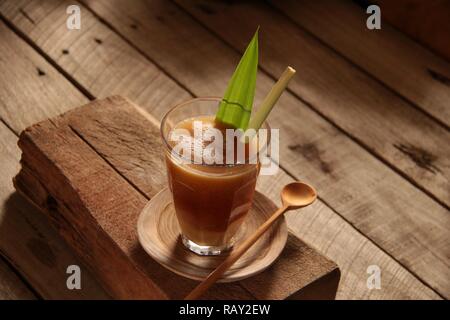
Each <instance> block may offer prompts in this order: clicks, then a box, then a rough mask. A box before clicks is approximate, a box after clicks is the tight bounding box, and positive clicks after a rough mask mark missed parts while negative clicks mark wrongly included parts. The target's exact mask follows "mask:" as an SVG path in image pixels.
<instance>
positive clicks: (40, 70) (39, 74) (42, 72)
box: [36, 67, 46, 77]
mask: <svg viewBox="0 0 450 320" xmlns="http://www.w3.org/2000/svg"><path fill="white" fill-rule="evenodd" d="M36 70H37V74H38V76H39V77H42V76H45V75H46V73H45V72H44V70H42V69H41V68H39V67H36Z"/></svg>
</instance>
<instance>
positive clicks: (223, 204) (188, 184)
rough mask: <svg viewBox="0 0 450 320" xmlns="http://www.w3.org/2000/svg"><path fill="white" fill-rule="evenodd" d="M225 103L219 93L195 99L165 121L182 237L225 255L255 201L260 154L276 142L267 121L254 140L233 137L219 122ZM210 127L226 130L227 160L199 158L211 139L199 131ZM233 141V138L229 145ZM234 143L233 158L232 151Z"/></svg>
mask: <svg viewBox="0 0 450 320" xmlns="http://www.w3.org/2000/svg"><path fill="white" fill-rule="evenodd" d="M219 103H220V99H219V98H197V99H192V100H189V101H187V102H184V103H182V104H179V105H177V106H175V107H173V108H172V109H171V110H170V111H168V112H167V114H166V115H165V116H164V118H163V120H162V123H161V135H162V139H163V142H164V149H165V150H164V151H165V158H166V165H167V172H168V181H169V188H170V190H171V192H172V196H173V204H174V206H175V211H176V216H177V220H178V223H179V225H180V229H181V240H182V242H183V244H184V245H185V246H186V247H187V248H188V249H189V250H191V251H193V252H195V253H197V254H200V255H219V254H221V253H223V252H224V251H226V250H228V249H230V248H231V247H232V245H233V236H234V235H235V234H236V232H237V230H238V229H239V227H240V226H241V224H242V222H243V221H244V219H245V217H246V215H247V214H248V212H249V210H250V208H251V205H252V201H253V194H254V192H255V185H256V180H257V177H258V174H259V168H260V162H259V157H258V155H259V154H260V153H261V152H262V151H263V150H267V145H268V141H270V130H268V129H269V127H268V125H267V123H264V124H263V126H262V129H266V130H265V135H264V138H261V137H260V134H259V133H258V134H256V136H255V138H256V139H255V138H254V139H251V141H252V142H251V143H241V142H240V141H245V140H242V139H239V138H235V137H233V138H232V139H227V134H228V132H226V131H227V130H226V129H229V128H227V127H226V126H224V125H223V124H219V123H217V122H216V121H215V114H216V112H217V109H218V106H219ZM195 123H197V125H198V124H201V125H202V126H201V127H202V128H201V130H200V131H194V129H195ZM208 128H215V129H217V130H219V131H220V132H221V133H222V135H223V143H222V145H223V147H221V150H219V152H223V163H217V161H215V162H213V161H205V158H201V159H200V161H198V158H195V156H196V152H197V153H198V151H199V150H203V151H204V150H205V149H204V148H205V147H207V145H208V144H210V143H211V140H210V139H208V141H206V139H205V136H203V135H201V136H199V135H196V133H195V132H197V133H198V132H202V133H204V132H205V130H207V129H208ZM197 129H199V127H198V126H197ZM202 130H203V131H202ZM228 131H229V130H228ZM175 132H176V134H175ZM180 132H181V134H180ZM259 132H261V131H259ZM227 140H228V141H232V143H230V144H227V143H226V141H227ZM181 141H183V142H184V143H192V144H191V146H192V149H190V150H191V151H193V152H192V154H189V155H186V154H184V152H180V150H181V148H179V145H177V144H180V143H181ZM216 142H217V141H216ZM252 144H255V148H253V149H252V148H251V147H249V146H250V145H252ZM217 145H218V144H216V149H215V150H216V152H217V150H218V149H217ZM185 146H186V144H185ZM230 146H231V149H233V152H232V156H231V157H232V161H230V160H229V159H230V153H229V152H228V151H226V150H230ZM240 147H241V148H242V149H241V150H244V151H243V152H244V153H245V156H244V160H242V157H238V155H242V153H239V150H238V149H239V148H240ZM250 149H251V150H256V153H254V152H253V153H252V152H251V151H250ZM184 150H186V149H184ZM197 155H198V154H197ZM219 158H220V157H219ZM227 159H228V160H227ZM211 162H212V163H211Z"/></svg>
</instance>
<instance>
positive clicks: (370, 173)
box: [89, 1, 450, 295]
mask: <svg viewBox="0 0 450 320" xmlns="http://www.w3.org/2000/svg"><path fill="white" fill-rule="evenodd" d="M89 5H90V6H91V8H92V9H93V10H95V11H96V12H97V13H98V14H99V15H100V16H102V17H103V18H104V19H106V20H107V21H108V22H109V23H111V24H112V25H114V26H115V28H117V29H118V30H120V32H122V34H123V35H124V36H126V37H127V38H128V39H129V40H130V41H132V42H133V43H134V44H135V45H136V46H138V47H139V48H140V49H141V50H142V51H143V52H145V53H146V54H147V55H149V56H150V57H152V59H154V60H156V61H158V63H159V64H160V65H161V66H163V67H164V68H165V70H167V72H169V73H170V74H172V75H173V76H175V77H176V78H177V80H178V81H179V82H181V83H183V84H184V86H186V87H187V88H189V89H190V90H191V91H192V92H193V93H195V94H196V95H221V92H222V91H223V88H225V87H226V83H227V81H228V79H229V76H230V74H231V73H232V70H233V69H234V66H235V62H236V61H238V57H239V55H238V54H236V53H235V52H234V51H233V50H231V49H230V48H228V47H227V46H225V45H224V44H223V43H222V42H221V41H219V40H217V39H216V38H214V37H213V36H211V34H210V33H208V32H207V31H205V30H204V29H203V28H202V27H201V26H200V25H198V24H196V23H195V21H193V20H192V19H191V18H190V17H189V16H187V15H186V14H185V13H183V12H181V11H180V10H179V9H178V8H177V7H176V6H172V5H170V4H169V3H167V2H158V1H151V2H146V3H145V4H144V3H142V2H139V1H136V2H134V5H133V6H124V5H123V4H121V3H120V2H117V3H114V4H113V3H112V2H101V1H95V2H92V3H89ZM229 10H232V9H229ZM124 12H127V14H123V13H124ZM221 12H222V11H221ZM261 12H262V13H264V11H261V10H254V11H252V14H255V15H257V14H261ZM131 17H132V18H131ZM157 17H159V18H157ZM255 19H256V18H255ZM215 20H217V21H219V22H220V21H221V19H220V14H216V15H215ZM251 20H252V19H235V21H236V24H238V23H239V24H241V23H243V22H248V21H251ZM253 20H254V19H253ZM280 23H283V22H282V21H280ZM131 25H137V26H138V27H137V28H134V27H131ZM272 25H275V24H272ZM245 27H248V25H242V28H243V29H245ZM166 34H170V35H171V36H170V37H166V36H164V35H166ZM233 34H235V35H236V36H237V35H239V36H242V35H243V36H245V35H244V33H243V32H239V33H233ZM281 39H283V38H281V37H280V39H277V41H281ZM301 39H303V38H301ZM264 41H266V42H268V43H271V42H270V41H267V40H264V39H262V41H261V42H262V43H264ZM302 41H304V40H302ZM307 41H309V42H308V43H309V45H310V46H311V45H313V47H312V48H314V50H315V48H316V47H317V44H316V43H315V42H314V41H313V40H312V39H309V40H308V39H307ZM242 42H244V40H243V41H242ZM311 42H312V44H311ZM311 50H313V49H311ZM321 50H322V51H319V52H321V54H323V55H326V56H327V57H328V59H330V57H332V61H334V60H336V61H340V60H339V59H338V57H336V56H329V53H328V51H326V50H325V51H324V49H323V48H322V49H321ZM303 51H305V52H308V55H311V53H310V51H309V50H307V51H306V50H303ZM167 52H170V55H169V54H167ZM217 52H220V55H219V54H216V53H217ZM269 53H270V52H269ZM269 53H266V55H265V56H266V57H267V55H268V57H269V58H270V59H269V60H271V61H280V60H279V59H275V58H276V57H274V56H273V55H270V54H269ZM205 56H208V59H203V58H202V57H205ZM314 59H315V58H314ZM314 61H315V60H314ZM325 61H326V60H325ZM283 63H284V62H283ZM218 65H219V66H221V68H217V67H216V66H218ZM263 65H265V62H263ZM340 65H341V67H340V68H341V69H342V70H341V71H342V72H344V73H346V72H348V71H345V70H346V69H347V68H348V69H350V70H352V69H351V68H349V67H348V66H347V65H345V63H343V62H342V61H341V62H340ZM344 65H345V68H344ZM319 67H320V68H322V67H323V66H322V65H320V66H319ZM344 69H345V70H344ZM319 70H320V69H319ZM352 72H357V71H355V70H354V71H352ZM357 73H358V72H357ZM323 74H327V75H328V74H330V73H329V72H323ZM358 74H359V73H358ZM310 75H311V76H314V77H317V75H313V72H312V71H311V72H310ZM308 79H309V78H308ZM326 79H327V77H320V82H321V83H322V81H328V80H326ZM342 79H345V80H348V77H344V78H342ZM358 79H359V76H358ZM364 79H365V78H364ZM310 80H311V79H310ZM302 81H304V80H302ZM352 81H354V80H352ZM339 82H341V80H339ZM361 83H362V85H366V84H364V82H361ZM272 84H273V81H272V80H271V79H269V78H268V77H267V76H265V75H260V76H259V79H258V88H257V94H256V103H258V101H261V99H262V97H263V96H264V95H265V94H266V93H267V92H268V91H269V89H270V86H271V85H272ZM339 86H341V87H342V84H339ZM308 87H309V88H311V83H308V84H306V85H305V88H308ZM348 87H349V86H348V85H346V86H345V88H342V89H343V90H345V91H344V93H345V92H347V93H349V92H348ZM369 87H370V88H372V84H371V85H370V86H369ZM330 88H332V89H333V90H334V87H327V88H326V89H325V91H324V92H330ZM368 89H369V88H368ZM370 90H372V89H370ZM377 90H381V89H377ZM383 90H384V89H383ZM369 92H373V91H369ZM383 92H384V91H383ZM347 93H345V94H341V92H339V93H337V94H336V97H334V98H329V96H327V95H325V94H323V92H320V94H317V96H316V97H317V98H318V99H325V98H326V99H331V100H333V99H335V98H339V99H341V98H345V99H344V100H346V99H347V98H349V97H350V100H349V101H351V99H353V98H354V97H355V95H354V92H353V91H352V92H350V93H349V94H350V96H349V94H347ZM386 94H387V95H388V97H391V98H392V99H394V100H393V101H395V103H396V108H391V109H392V110H394V111H393V112H397V111H398V110H400V113H399V114H397V116H398V117H395V119H394V120H395V121H405V120H404V118H403V116H405V114H403V113H406V114H410V113H411V112H412V113H413V114H417V113H415V111H414V109H413V108H410V107H409V106H407V105H405V104H404V103H403V102H401V100H399V99H397V98H393V97H394V96H393V94H392V95H391V94H390V93H388V92H387V93H386ZM358 97H359V98H358V99H367V97H366V96H359V95H358ZM378 97H379V96H378V95H376V98H375V100H374V101H377V105H378V102H380V101H379V100H378ZM384 98H386V97H384ZM355 99H356V98H355ZM386 99H387V100H386V103H387V101H389V104H391V102H392V101H391V100H390V98H389V99H388V98H386ZM333 101H334V100H333ZM346 101H347V100H346ZM333 103H334V102H333ZM397 104H398V105H397ZM364 105H365V104H364V103H362V102H361V103H359V102H358V103H357V104H355V107H357V108H362V107H364ZM380 105H382V107H383V108H384V107H385V105H383V104H380ZM387 105H388V104H387ZM399 105H402V106H403V107H399ZM339 106H340V107H342V106H346V109H348V103H344V102H342V104H339ZM374 108H375V109H376V106H374ZM277 109H278V113H276V112H273V113H272V115H271V116H270V118H269V121H270V122H271V123H272V126H273V127H279V128H280V134H281V137H282V138H281V149H280V152H281V159H282V166H283V167H284V168H286V169H287V170H288V171H289V172H290V173H291V174H294V175H295V176H296V177H297V178H301V179H305V180H306V181H307V182H310V183H311V184H313V185H315V186H317V187H318V189H319V190H320V194H321V196H322V197H323V198H324V199H325V200H326V201H327V203H328V204H330V205H331V206H332V207H333V208H334V209H335V210H337V211H338V212H339V213H340V214H342V215H343V216H344V217H345V218H346V219H348V220H349V221H351V223H352V224H353V225H354V226H355V227H356V228H358V229H359V230H361V232H363V233H364V234H366V235H367V236H369V238H370V239H373V240H374V241H375V242H376V243H377V244H379V245H380V246H381V247H382V248H383V249H384V250H386V251H387V252H388V253H389V254H391V255H392V256H393V257H395V258H396V259H398V261H401V262H402V264H403V265H405V266H406V267H407V268H410V269H411V270H412V271H413V272H414V273H415V274H417V275H419V277H421V278H422V279H423V280H424V281H425V282H426V283H429V284H430V285H431V286H432V287H433V288H435V289H436V290H438V291H439V292H440V293H441V294H443V295H448V294H449V292H450V291H449V287H450V285H449V280H448V279H450V277H449V272H450V271H449V270H450V269H449V267H448V263H449V262H448V258H447V257H446V255H447V252H448V246H449V245H448V243H450V241H448V237H449V235H448V232H447V231H448V229H449V224H450V222H449V216H448V214H447V213H448V211H447V210H446V209H445V208H443V207H441V206H440V205H438V204H437V203H435V202H434V201H433V200H432V199H431V198H429V197H428V196H426V195H424V194H423V193H422V192H420V191H419V190H417V189H416V188H415V187H414V186H412V185H411V184H410V183H408V182H406V181H405V180H404V179H403V178H401V177H400V176H399V175H397V174H395V173H394V172H393V171H392V170H390V169H388V168H386V166H385V165H384V164H383V163H382V162H380V161H378V160H376V159H374V158H373V157H372V156H371V155H370V154H368V153H367V152H365V151H364V150H362V149H361V148H360V147H359V146H358V145H357V144H355V143H354V142H353V141H352V140H351V139H348V138H347V137H346V136H345V135H342V134H341V133H340V131H339V130H336V128H335V127H333V126H332V125H330V124H329V123H327V122H326V121H324V120H323V119H322V118H321V117H319V116H317V114H316V113H314V112H313V111H311V110H310V109H309V108H307V107H306V106H305V105H304V104H303V103H301V102H300V101H298V100H297V99H296V98H295V97H294V96H292V95H289V94H285V95H283V97H281V99H280V101H279V103H278V104H277ZM330 110H331V109H330ZM349 110H350V109H349ZM401 110H403V111H401ZM411 110H412V111H411ZM350 111H351V110H350ZM333 112H334V111H333ZM370 112H373V111H370ZM389 112H391V111H389ZM338 113H339V115H338V116H339V117H342V118H343V120H345V119H347V120H348V119H358V116H357V115H355V114H353V113H352V112H348V111H345V112H342V111H341V112H338ZM284 114H290V115H291V116H290V117H289V118H286V117H284V116H283V115H284ZM344 118H345V119H344ZM397 119H399V120H397ZM407 119H409V118H408V116H407ZM423 119H425V118H424V117H420V119H417V121H418V122H419V123H420V122H423V121H425V122H426V121H428V120H426V119H425V120H423ZM347 120H346V121H347ZM363 120H364V121H369V120H370V121H373V123H377V125H376V126H377V128H379V127H380V126H379V125H378V123H380V125H381V124H383V122H384V118H383V119H379V118H378V119H376V118H375V119H372V118H371V116H368V115H367V116H364V119H363ZM364 121H363V122H364ZM395 121H394V123H395ZM430 121H431V120H430ZM363 122H361V123H360V122H358V121H353V122H352V125H357V126H359V127H360V129H361V130H363V129H364V130H363V131H365V133H363V134H366V133H367V132H366V129H367V128H366V127H367V124H365V123H363ZM299 123H301V124H302V125H301V131H300V130H299ZM429 125H430V127H427V128H426V129H427V130H428V131H429V130H431V131H433V132H435V130H438V131H439V130H440V129H439V127H438V126H435V125H433V124H432V123H431V122H429ZM408 126H409V129H408V130H409V131H408V132H409V133H408V135H409V134H411V137H416V138H417V139H418V137H424V136H426V135H424V133H423V132H420V133H419V131H418V130H416V129H414V131H412V126H411V125H408ZM427 126H428V125H427ZM399 127H400V126H398V125H392V128H390V129H389V130H387V131H386V132H385V131H383V132H384V135H387V136H386V139H393V138H395V139H397V138H398V137H400V136H401V135H399V134H397V133H395V132H392V130H398V128H399ZM391 129H392V130H391ZM377 130H378V129H377ZM370 136H371V137H372V136H373V135H372V134H371V135H370ZM445 136H446V134H444V135H442V136H440V135H435V134H434V133H432V134H431V135H430V136H428V137H432V138H431V140H436V141H434V142H432V143H428V142H427V143H426V145H427V148H428V147H432V148H436V149H437V151H438V153H439V152H440V153H442V152H444V153H445V152H447V150H446V149H442V148H438V147H437V146H438V145H444V144H445V143H444V142H443V141H442V142H437V141H441V140H442V139H443V138H444V137H445ZM405 137H406V135H405ZM411 137H409V136H407V137H406V138H407V139H410V138H411ZM416 138H415V139H416ZM427 139H428V138H426V139H425V140H427ZM382 140H383V143H384V142H385V141H384V138H383V139H382ZM399 147H402V146H399ZM404 151H405V149H404ZM406 152H408V149H406ZM444 158H445V157H444ZM399 159H400V161H403V160H405V159H404V158H403V156H401V157H399ZM401 159H403V160H401ZM442 159H443V158H441V160H442ZM443 161H447V160H443ZM442 177H443V176H442ZM435 178H436V177H433V181H436V180H435ZM445 179H446V178H445ZM444 189H445V188H444ZM444 189H440V190H441V191H442V193H445V195H446V196H447V192H445V191H446V190H444ZM425 225H426V226H427V227H425ZM399 226H401V228H399ZM427 230H434V232H433V233H430V232H428V231H427ZM411 234H414V235H415V240H414V241H411V240H410V235H411ZM398 243H405V244H407V245H406V247H407V250H405V248H404V247H403V246H401V247H400V246H399V245H398ZM431 248H432V249H431ZM423 261H427V263H426V264H424V263H423Z"/></svg>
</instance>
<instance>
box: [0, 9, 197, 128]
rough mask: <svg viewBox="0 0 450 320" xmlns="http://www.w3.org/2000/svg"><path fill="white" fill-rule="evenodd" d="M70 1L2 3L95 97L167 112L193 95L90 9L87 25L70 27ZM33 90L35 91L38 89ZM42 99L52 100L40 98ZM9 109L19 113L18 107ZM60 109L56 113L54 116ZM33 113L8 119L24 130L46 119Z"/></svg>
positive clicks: (22, 27)
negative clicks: (20, 119)
mask: <svg viewBox="0 0 450 320" xmlns="http://www.w3.org/2000/svg"><path fill="white" fill-rule="evenodd" d="M70 4H73V3H69V2H67V1H59V0H58V1H47V2H42V3H38V2H34V3H33V2H31V1H17V2H15V1H6V2H2V3H1V4H0V12H1V13H2V14H4V15H6V16H8V18H10V19H11V20H12V21H13V22H14V23H15V24H16V25H17V26H19V27H20V29H21V31H22V32H24V33H26V34H27V35H28V36H29V37H30V38H31V39H33V40H34V41H35V42H36V43H37V45H38V46H39V47H40V48H41V49H42V50H43V51H44V52H45V53H46V54H48V55H49V56H50V57H51V58H52V59H53V60H54V61H55V62H56V63H58V64H59V65H61V66H63V67H64V70H65V71H66V72H67V73H68V74H70V75H71V76H72V77H73V78H75V79H76V80H77V81H78V82H79V83H81V84H82V85H83V86H84V87H85V88H87V89H89V91H90V92H91V93H93V94H94V95H95V97H96V98H104V97H107V96H110V95H114V94H121V95H123V96H126V97H132V98H133V101H134V102H135V103H138V104H139V105H141V106H143V107H146V108H149V107H150V106H152V107H153V108H154V111H155V112H158V113H159V114H162V113H164V110H166V108H167V107H168V106H173V105H175V104H177V103H179V102H181V101H184V100H186V99H188V98H189V97H191V95H190V94H189V93H188V92H186V91H184V90H180V87H179V86H178V85H177V84H176V82H174V81H171V80H169V79H168V77H167V76H166V75H165V74H164V72H163V71H162V70H161V69H158V68H157V67H156V66H155V65H154V64H152V63H149V62H148V61H147V60H146V59H145V57H143V56H142V55H141V54H139V53H138V52H137V51H136V50H134V49H133V48H131V47H130V46H129V45H128V44H127V43H126V42H125V41H121V40H120V38H119V37H118V36H117V35H116V34H114V33H113V32H112V31H111V30H109V29H108V28H105V26H104V25H102V24H101V23H99V21H98V20H97V19H96V18H94V17H93V16H92V14H90V13H89V12H88V11H87V9H85V10H83V22H82V23H83V27H82V29H81V30H75V31H68V30H67V27H66V19H67V14H66V13H65V12H66V8H67V6H69V5H70ZM85 11H86V12H85ZM24 13H25V15H24ZM29 17H31V20H30V19H29ZM50 17H51V18H50ZM49 18H50V19H49ZM80 34H81V35H82V36H80ZM8 76H9V75H8ZM8 78H9V77H5V79H8ZM42 78H44V79H46V80H47V81H50V80H49V79H52V77H51V76H49V77H45V76H43V77H42ZM32 85H34V86H36V84H32ZM51 85H55V83H52V84H51ZM57 87H58V86H55V88H57ZM30 88H31V89H30V91H31V92H33V91H34V89H35V88H33V87H30ZM49 89H50V90H52V89H51V88H49ZM58 89H59V88H58ZM53 90H54V91H56V90H55V89H53ZM68 98H70V96H69V97H68ZM68 102H69V101H68ZM43 103H47V102H41V104H43ZM67 104H69V103H67ZM80 104H82V103H75V104H72V103H70V106H71V107H74V106H79V105H80ZM160 107H161V108H163V110H162V111H159V110H158V108H160ZM40 109H41V108H38V109H37V110H40ZM9 113H12V114H13V115H14V111H13V110H11V111H9ZM58 113H59V112H57V113H54V114H53V116H56V115H57V114H58ZM29 117H30V118H33V119H34V121H27V122H26V123H17V122H18V120H16V119H14V118H13V117H11V118H5V120H7V121H8V123H11V125H12V127H13V128H14V129H15V130H17V131H18V132H19V131H20V130H22V129H23V128H25V127H26V126H29V125H31V124H32V123H34V122H36V121H37V120H41V119H44V118H42V117H36V118H35V117H34V115H33V114H30V115H29Z"/></svg>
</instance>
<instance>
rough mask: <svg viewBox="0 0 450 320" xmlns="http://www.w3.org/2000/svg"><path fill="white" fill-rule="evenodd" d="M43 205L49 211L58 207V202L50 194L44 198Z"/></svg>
mask: <svg viewBox="0 0 450 320" xmlns="http://www.w3.org/2000/svg"><path fill="white" fill-rule="evenodd" d="M45 207H46V208H47V209H48V210H49V211H55V210H56V209H57V208H58V202H57V201H56V199H55V198H53V197H52V196H51V195H48V196H47V199H45Z"/></svg>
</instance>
